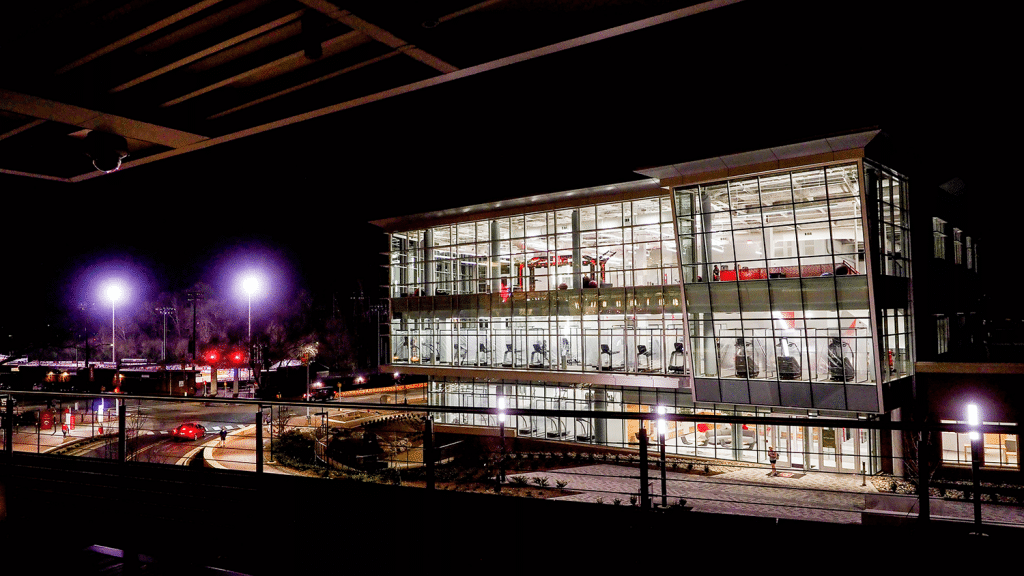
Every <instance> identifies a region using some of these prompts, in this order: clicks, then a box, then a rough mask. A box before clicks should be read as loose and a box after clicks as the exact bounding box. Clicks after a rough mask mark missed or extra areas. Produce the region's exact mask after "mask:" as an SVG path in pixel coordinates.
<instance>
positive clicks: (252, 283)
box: [242, 275, 260, 345]
mask: <svg viewBox="0 0 1024 576" xmlns="http://www.w3.org/2000/svg"><path fill="white" fill-rule="evenodd" d="M259 287H260V281H259V279H257V278H256V276H253V275H249V276H246V277H245V278H244V279H242V290H245V293H246V294H247V295H248V296H249V344H250V345H251V344H252V295H253V294H255V293H256V290H258V289H259Z"/></svg>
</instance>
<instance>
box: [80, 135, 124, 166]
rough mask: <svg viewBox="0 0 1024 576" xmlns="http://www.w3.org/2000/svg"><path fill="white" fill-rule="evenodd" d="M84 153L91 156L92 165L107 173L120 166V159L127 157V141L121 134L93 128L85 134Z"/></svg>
mask: <svg viewBox="0 0 1024 576" xmlns="http://www.w3.org/2000/svg"><path fill="white" fill-rule="evenodd" d="M85 155H86V156H88V157H89V158H92V165H93V166H94V167H95V168H96V169H97V170H99V171H100V172H103V173H104V174H109V173H111V172H113V171H115V170H117V169H118V168H120V167H121V160H123V159H125V158H127V157H128V141H127V140H125V139H124V137H123V136H118V135H117V134H108V133H106V132H97V131H96V130H93V131H92V132H89V133H88V134H86V135H85Z"/></svg>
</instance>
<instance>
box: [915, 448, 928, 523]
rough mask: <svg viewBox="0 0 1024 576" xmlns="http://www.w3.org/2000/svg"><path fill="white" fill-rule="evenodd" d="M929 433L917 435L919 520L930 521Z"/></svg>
mask: <svg viewBox="0 0 1024 576" xmlns="http://www.w3.org/2000/svg"><path fill="white" fill-rule="evenodd" d="M927 439H928V433H927V432H924V431H923V430H922V431H919V432H918V433H917V493H918V499H919V505H918V510H919V512H918V515H917V518H918V520H924V521H926V522H927V521H928V520H930V519H931V508H930V506H931V498H930V495H929V492H930V488H929V487H928V469H927V462H928V459H927V457H926V452H927V450H926V449H927V448H928V446H927Z"/></svg>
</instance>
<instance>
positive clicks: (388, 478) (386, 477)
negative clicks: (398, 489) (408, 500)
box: [380, 468, 402, 486]
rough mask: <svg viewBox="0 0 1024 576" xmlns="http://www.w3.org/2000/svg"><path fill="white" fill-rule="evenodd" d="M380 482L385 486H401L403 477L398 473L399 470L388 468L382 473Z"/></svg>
mask: <svg viewBox="0 0 1024 576" xmlns="http://www.w3.org/2000/svg"><path fill="white" fill-rule="evenodd" d="M380 481H381V483H383V484H394V485H395V486H401V485H402V475H401V474H400V473H399V472H398V468H386V469H384V470H383V471H381V473H380Z"/></svg>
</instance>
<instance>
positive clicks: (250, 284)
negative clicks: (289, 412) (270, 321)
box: [242, 276, 273, 442]
mask: <svg viewBox="0 0 1024 576" xmlns="http://www.w3.org/2000/svg"><path fill="white" fill-rule="evenodd" d="M259 285H260V283H259V280H257V279H256V277H255V276H246V277H245V278H243V279H242V290H244V291H245V294H246V296H247V297H248V301H249V305H248V315H247V317H248V333H247V336H246V339H247V341H248V342H247V346H248V347H249V377H250V378H252V380H253V388H252V389H253V396H255V395H256V383H257V380H256V374H255V372H256V368H255V366H256V364H255V362H256V354H255V350H253V347H252V295H253V294H255V293H256V290H258V289H259ZM271 410H273V408H271ZM271 436H273V435H271ZM271 442H273V438H271Z"/></svg>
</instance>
